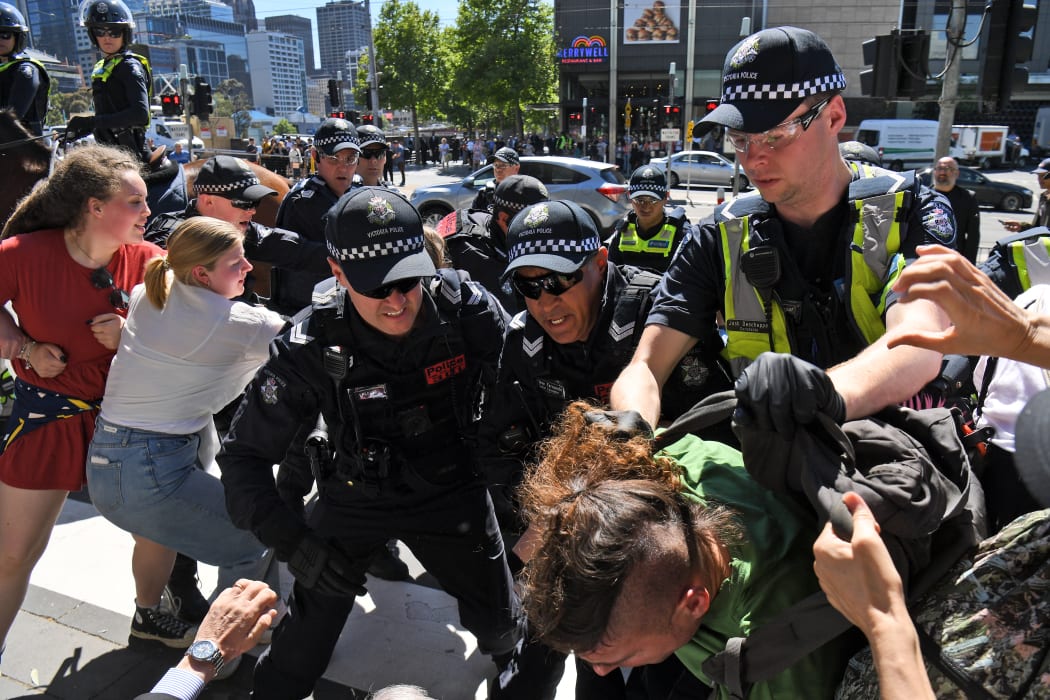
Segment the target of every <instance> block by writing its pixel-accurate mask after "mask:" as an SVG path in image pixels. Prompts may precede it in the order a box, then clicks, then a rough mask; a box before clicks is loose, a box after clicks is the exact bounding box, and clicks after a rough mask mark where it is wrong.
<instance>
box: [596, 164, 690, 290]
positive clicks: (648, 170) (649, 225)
mask: <svg viewBox="0 0 1050 700" xmlns="http://www.w3.org/2000/svg"><path fill="white" fill-rule="evenodd" d="M628 193H629V194H628V196H629V197H630V200H631V207H632V208H633V211H629V212H627V215H626V216H624V218H623V219H621V220H620V222H619V223H618V224H617V225H616V230H615V231H614V232H613V234H612V236H610V237H609V240H607V241H606V243H605V245H606V246H607V247H608V248H609V260H610V261H611V262H614V263H616V264H618V265H634V266H635V267H640V268H642V269H645V270H652V271H653V272H658V273H660V274H663V272H664V271H665V270H666V269H667V266H668V265H669V264H670V263H671V258H672V257H674V253H675V251H676V250H678V246H679V244H680V243H681V242H682V240H683V239H685V237H686V234H687V233H688V232H689V219H688V218H686V215H685V209H684V208H682V207H673V208H672V207H669V206H667V202H668V200H669V195H670V193H669V191H668V189H667V179H666V178H665V177H664V174H663V171H662V170H660V169H659V168H654V167H652V166H649V165H644V166H642V167H641V168H638V169H637V170H635V171H634V174H633V175H631V184H630V189H629V190H628Z"/></svg>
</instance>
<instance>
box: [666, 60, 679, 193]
mask: <svg viewBox="0 0 1050 700" xmlns="http://www.w3.org/2000/svg"><path fill="white" fill-rule="evenodd" d="M676 67H677V66H676V64H675V62H674V61H671V67H670V68H669V69H668V70H667V73H668V75H669V76H671V77H670V78H668V80H667V104H669V105H671V119H672V120H673V121H672V122H671V123H672V124H676V121H674V79H675V68H676ZM673 150H674V142H668V143H667V166H666V169H665V172H664V178H665V179H666V180H667V191H668V192H670V191H671V151H673Z"/></svg>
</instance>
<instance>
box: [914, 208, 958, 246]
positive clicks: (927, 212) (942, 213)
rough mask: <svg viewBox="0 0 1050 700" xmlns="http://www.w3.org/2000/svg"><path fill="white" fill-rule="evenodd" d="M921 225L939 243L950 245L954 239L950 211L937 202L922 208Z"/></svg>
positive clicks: (953, 225)
mask: <svg viewBox="0 0 1050 700" xmlns="http://www.w3.org/2000/svg"><path fill="white" fill-rule="evenodd" d="M922 226H923V228H924V229H926V233H928V234H929V235H930V236H932V237H933V238H934V239H936V240H937V241H939V242H940V243H943V244H945V245H951V244H952V243H953V242H954V241H955V220H954V219H953V218H952V214H951V211H950V210H949V209H948V208H947V207H945V206H943V205H942V204H941V203H939V202H933V203H932V204H931V205H930V206H928V207H926V208H925V209H923V212H922Z"/></svg>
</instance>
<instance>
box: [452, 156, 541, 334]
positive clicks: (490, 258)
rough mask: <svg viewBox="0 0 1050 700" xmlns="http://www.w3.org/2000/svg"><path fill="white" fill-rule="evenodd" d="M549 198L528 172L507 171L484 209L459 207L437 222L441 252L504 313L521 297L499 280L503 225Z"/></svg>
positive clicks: (503, 263) (514, 309) (502, 266)
mask: <svg viewBox="0 0 1050 700" xmlns="http://www.w3.org/2000/svg"><path fill="white" fill-rule="evenodd" d="M548 198H549V195H548V193H547V188H546V187H545V186H544V184H543V183H542V182H540V181H539V180H537V179H536V178H534V177H531V176H529V175H511V176H510V177H508V178H506V179H505V180H503V182H501V183H500V184H499V187H497V188H496V192H494V193H493V197H492V211H491V213H490V212H489V211H488V210H486V209H473V208H471V209H459V210H457V211H454V212H452V213H451V214H449V215H448V216H446V217H445V218H444V219H442V220H441V221H440V223H438V226H437V231H438V233H439V234H441V235H442V236H443V237H444V238H445V254H446V255H447V256H448V258H449V260H451V261H452V266H453V267H454V268H456V269H457V270H465V271H467V272H469V273H470V278H471V279H473V280H476V281H478V282H480V283H481V284H482V285H484V287H485V289H487V290H489V291H490V292H492V293H493V294H495V295H496V297H497V298H498V299H499V301H500V303H501V304H503V308H504V309H506V310H507V312H508V313H511V314H515V313H517V312H518V311H521V309H522V308H523V307H522V303H521V297H519V296H517V295H515V294H514V292H513V291H512V290H511V289H510V287H509V286H507V285H505V284H504V283H503V281H502V279H501V278H502V276H503V271H504V270H505V269H506V267H507V227H508V226H509V225H510V221H511V219H513V218H514V215H515V214H517V213H518V212H520V211H521V210H522V209H524V208H525V207H526V206H528V205H529V204H535V203H536V202H544V201H546V200H547V199H548Z"/></svg>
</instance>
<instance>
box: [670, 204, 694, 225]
mask: <svg viewBox="0 0 1050 700" xmlns="http://www.w3.org/2000/svg"><path fill="white" fill-rule="evenodd" d="M664 216H666V217H667V220H668V221H670V222H671V223H672V224H673V225H674V226H676V227H680V226H681V225H682V224H685V223H688V222H689V216H688V215H687V214H686V213H685V207H675V208H674V209H672V210H671V211H669V212H665V213H664Z"/></svg>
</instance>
